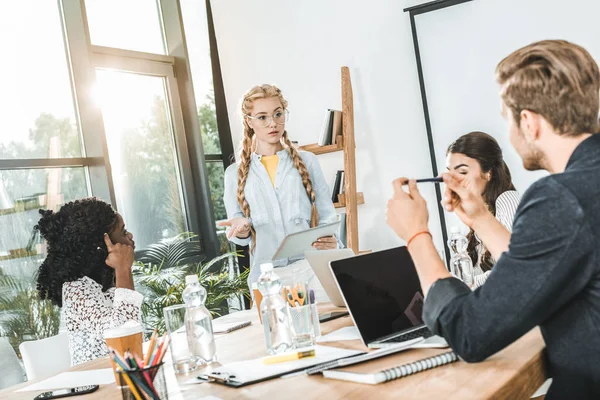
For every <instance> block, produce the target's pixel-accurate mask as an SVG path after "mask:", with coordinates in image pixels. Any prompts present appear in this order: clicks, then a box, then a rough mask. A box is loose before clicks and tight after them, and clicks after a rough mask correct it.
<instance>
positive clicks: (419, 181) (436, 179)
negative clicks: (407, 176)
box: [403, 176, 444, 185]
mask: <svg viewBox="0 0 600 400" xmlns="http://www.w3.org/2000/svg"><path fill="white" fill-rule="evenodd" d="M425 182H432V183H442V182H444V178H442V177H441V176H437V177H435V178H424V179H417V183H425ZM403 185H408V181H406V182H404V183H403Z"/></svg>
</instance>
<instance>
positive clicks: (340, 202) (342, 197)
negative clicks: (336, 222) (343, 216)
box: [333, 192, 365, 208]
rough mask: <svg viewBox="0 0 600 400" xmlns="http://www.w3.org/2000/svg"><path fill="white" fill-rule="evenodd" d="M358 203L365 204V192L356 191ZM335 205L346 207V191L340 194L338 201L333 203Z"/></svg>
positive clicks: (336, 206)
mask: <svg viewBox="0 0 600 400" xmlns="http://www.w3.org/2000/svg"><path fill="white" fill-rule="evenodd" d="M356 204H357V205H359V204H365V195H364V194H363V192H358V193H356ZM333 206H334V207H335V208H343V207H346V196H345V195H344V193H340V194H339V195H338V201H337V203H333Z"/></svg>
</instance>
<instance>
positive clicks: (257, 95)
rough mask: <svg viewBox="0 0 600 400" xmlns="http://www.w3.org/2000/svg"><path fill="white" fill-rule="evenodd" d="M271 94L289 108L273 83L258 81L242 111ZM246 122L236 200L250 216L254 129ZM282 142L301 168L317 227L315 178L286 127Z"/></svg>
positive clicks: (253, 238)
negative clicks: (248, 182)
mask: <svg viewBox="0 0 600 400" xmlns="http://www.w3.org/2000/svg"><path fill="white" fill-rule="evenodd" d="M271 97H277V98H278V99H279V101H280V102H281V106H282V107H283V108H284V109H286V108H287V105H288V102H287V100H286V99H285V98H284V97H283V94H282V93H281V90H280V89H279V88H278V87H276V86H274V85H259V86H254V87H253V88H252V89H250V90H249V91H248V92H247V93H246V94H245V95H244V97H243V99H242V115H250V113H251V111H252V103H253V102H254V100H256V99H267V98H271ZM243 123H244V136H243V139H242V145H241V150H240V158H239V159H240V165H239V168H238V189H237V200H238V203H239V205H240V208H241V209H242V212H243V213H244V216H245V217H246V218H250V205H249V204H248V200H246V195H245V193H244V189H245V187H246V180H247V179H248V173H249V172H250V161H251V160H252V151H253V149H254V147H255V143H254V141H255V135H254V129H252V128H251V127H250V125H249V124H248V121H247V120H246V118H244V119H243ZM281 141H282V145H283V146H284V148H285V149H286V150H287V151H288V153H289V154H290V157H291V158H292V162H293V163H294V166H295V167H296V169H297V170H298V173H299V174H300V177H301V178H302V184H303V185H304V189H305V190H306V194H307V196H308V198H309V200H310V202H311V204H312V207H311V218H310V226H311V228H312V227H315V226H317V225H318V224H319V215H318V213H317V206H316V193H315V190H314V188H313V185H312V181H311V179H310V174H309V173H308V169H307V168H306V165H305V164H304V161H303V160H302V157H300V153H298V150H296V148H295V147H294V145H293V144H292V142H291V141H290V139H289V136H288V133H287V131H284V132H283V136H282V138H281ZM250 235H251V236H252V245H251V248H250V251H251V252H253V251H254V248H255V247H256V231H255V230H254V227H250Z"/></svg>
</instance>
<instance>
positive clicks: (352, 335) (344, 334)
mask: <svg viewBox="0 0 600 400" xmlns="http://www.w3.org/2000/svg"><path fill="white" fill-rule="evenodd" d="M342 340H360V333H359V332H358V328H357V327H356V326H354V325H352V326H345V327H343V328H340V329H338V330H336V331H333V332H331V333H328V334H327V335H323V336H321V337H318V338H317V343H323V342H339V341H342Z"/></svg>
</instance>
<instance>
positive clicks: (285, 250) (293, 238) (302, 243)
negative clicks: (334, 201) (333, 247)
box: [271, 221, 340, 261]
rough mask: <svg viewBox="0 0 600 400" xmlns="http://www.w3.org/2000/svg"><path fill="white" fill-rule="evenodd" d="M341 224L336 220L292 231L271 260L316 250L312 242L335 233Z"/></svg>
mask: <svg viewBox="0 0 600 400" xmlns="http://www.w3.org/2000/svg"><path fill="white" fill-rule="evenodd" d="M339 225H340V221H336V222H331V223H329V224H323V225H319V226H315V227H314V228H310V229H306V230H304V231H300V232H294V233H290V234H289V235H287V236H286V237H285V238H284V239H283V241H282V242H281V244H280V245H279V248H278V249H277V251H276V252H275V254H273V257H272V258H271V260H272V261H276V260H279V259H281V258H292V257H296V256H301V255H303V254H304V252H305V251H308V250H314V247H312V244H313V243H314V242H316V241H317V239H319V238H322V237H325V236H333V235H335V234H336V233H337V231H338V227H339Z"/></svg>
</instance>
